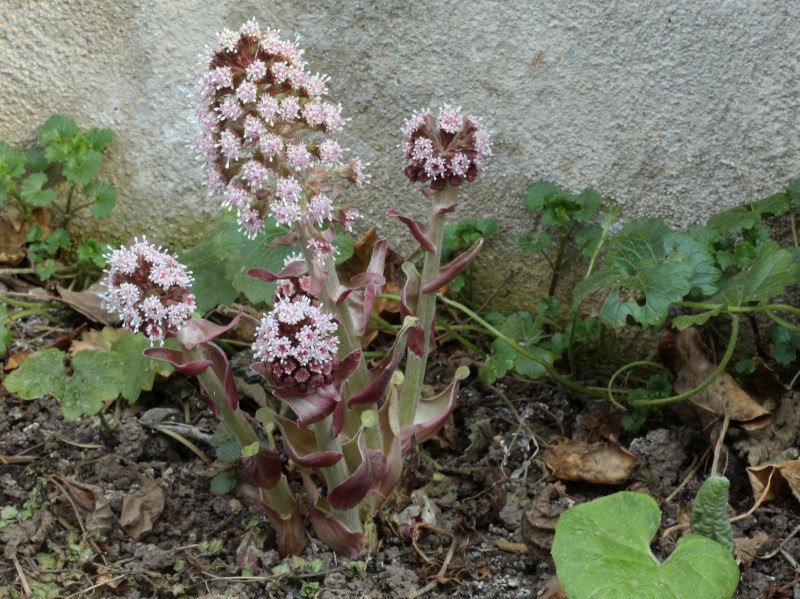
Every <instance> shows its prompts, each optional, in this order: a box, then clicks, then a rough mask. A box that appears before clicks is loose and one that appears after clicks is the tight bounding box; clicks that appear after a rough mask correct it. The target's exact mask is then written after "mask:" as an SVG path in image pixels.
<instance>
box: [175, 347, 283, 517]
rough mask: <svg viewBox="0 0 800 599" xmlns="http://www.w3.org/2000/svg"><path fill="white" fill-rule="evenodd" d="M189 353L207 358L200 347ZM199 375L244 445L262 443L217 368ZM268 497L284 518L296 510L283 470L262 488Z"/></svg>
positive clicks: (192, 355) (222, 416)
mask: <svg viewBox="0 0 800 599" xmlns="http://www.w3.org/2000/svg"><path fill="white" fill-rule="evenodd" d="M189 355H190V356H191V357H192V359H193V360H204V359H205V356H203V354H202V352H201V351H200V349H199V348H198V347H195V348H193V349H191V350H189ZM197 378H198V379H199V380H200V382H201V383H203V387H204V388H205V390H206V392H207V393H208V395H209V397H210V398H211V401H212V402H214V406H215V407H216V408H217V414H218V415H219V417H220V419H221V420H222V421H223V422H224V423H225V426H227V427H228V430H229V431H231V433H232V434H233V436H234V437H235V438H236V440H237V441H238V442H239V444H240V445H241V446H242V447H247V446H249V445H252V444H253V443H259V444H260V443H261V441H260V439H259V438H258V435H257V434H256V431H255V430H254V429H253V427H252V425H251V424H250V422H249V421H248V420H247V417H246V416H245V415H244V412H242V411H241V410H240V409H238V408H237V409H236V410H234V409H233V408H232V407H231V405H230V404H229V403H228V396H227V393H226V392H225V385H224V384H223V382H222V381H221V380H219V377H218V376H217V374H216V373H215V372H214V370H213V369H212V368H210V367H209V368H206V369H205V370H204V371H203V372H201V373H200V374H199V375H197ZM259 490H260V491H261V492H262V493H263V495H264V496H265V497H266V499H267V502H268V503H269V504H270V505H271V506H272V507H274V508H275V509H276V510H277V511H278V512H279V513H280V514H281V517H282V518H285V519H287V520H288V519H289V518H290V517H291V515H292V514H293V513H294V512H295V510H297V504H296V503H295V500H294V497H293V495H292V492H291V490H290V489H289V483H288V482H287V480H286V476H285V475H283V474H281V478H280V480H279V481H278V484H277V485H275V486H274V487H273V488H271V489H259Z"/></svg>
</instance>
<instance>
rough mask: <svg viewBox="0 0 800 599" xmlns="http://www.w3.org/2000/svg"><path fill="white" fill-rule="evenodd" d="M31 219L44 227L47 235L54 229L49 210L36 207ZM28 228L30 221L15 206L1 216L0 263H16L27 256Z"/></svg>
mask: <svg viewBox="0 0 800 599" xmlns="http://www.w3.org/2000/svg"><path fill="white" fill-rule="evenodd" d="M31 220H32V221H33V223H34V224H36V225H39V226H40V227H42V230H43V231H44V233H45V235H49V234H50V231H51V230H52V229H51V227H50V213H49V212H48V211H47V210H45V209H44V208H36V209H35V210H34V211H33V213H32V218H31ZM28 229H29V225H28V222H27V221H26V220H25V219H24V218H23V217H22V215H21V214H20V213H19V212H18V211H17V210H16V209H14V208H8V209H7V210H6V211H5V213H4V214H3V216H2V217H0V264H9V265H14V264H17V263H19V262H20V261H21V260H22V259H23V258H24V257H25V255H26V251H25V245H26V243H27V237H28Z"/></svg>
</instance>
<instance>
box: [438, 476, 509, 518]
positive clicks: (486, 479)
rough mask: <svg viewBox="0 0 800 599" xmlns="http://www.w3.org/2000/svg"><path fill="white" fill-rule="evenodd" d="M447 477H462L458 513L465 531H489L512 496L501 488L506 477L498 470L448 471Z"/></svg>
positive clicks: (459, 488) (459, 487)
mask: <svg viewBox="0 0 800 599" xmlns="http://www.w3.org/2000/svg"><path fill="white" fill-rule="evenodd" d="M443 472H444V473H446V474H450V475H456V476H460V477H461V483H460V484H459V486H458V493H459V496H461V497H463V495H467V497H464V498H462V499H461V502H460V503H459V504H458V505H457V509H458V511H459V513H460V514H461V523H460V524H461V527H462V528H463V529H464V530H467V531H473V530H479V529H483V528H487V527H488V526H489V524H491V523H492V522H494V520H495V519H496V518H497V517H498V516H499V515H500V511H501V510H502V509H503V506H505V504H506V498H507V497H508V492H507V491H506V489H505V487H504V486H503V485H502V484H501V483H502V480H503V477H502V474H501V471H500V470H499V469H496V468H447V469H446V470H443Z"/></svg>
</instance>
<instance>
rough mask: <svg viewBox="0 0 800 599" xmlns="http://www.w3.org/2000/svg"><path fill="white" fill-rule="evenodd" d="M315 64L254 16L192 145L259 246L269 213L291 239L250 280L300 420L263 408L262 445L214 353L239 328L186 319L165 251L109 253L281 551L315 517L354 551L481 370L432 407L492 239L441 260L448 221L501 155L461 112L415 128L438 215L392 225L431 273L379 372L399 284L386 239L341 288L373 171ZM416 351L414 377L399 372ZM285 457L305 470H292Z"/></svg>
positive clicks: (279, 374) (133, 318)
mask: <svg viewBox="0 0 800 599" xmlns="http://www.w3.org/2000/svg"><path fill="white" fill-rule="evenodd" d="M302 54H303V53H302V51H301V50H300V49H299V48H298V47H297V44H296V43H295V42H291V41H286V40H284V39H282V38H281V37H280V35H279V33H278V32H277V31H273V30H270V29H267V30H264V31H262V30H261V29H260V27H259V26H258V24H257V23H256V22H255V21H248V22H247V23H245V24H244V25H243V26H242V28H241V29H240V30H239V31H237V32H232V31H224V32H223V33H221V34H220V35H219V36H218V43H217V45H216V47H215V48H214V49H212V50H211V51H210V53H209V55H208V57H207V60H206V61H205V62H204V68H205V72H204V74H203V75H202V76H201V77H200V80H199V84H198V98H199V104H198V109H197V115H198V117H199V120H200V123H201V127H202V135H201V137H200V138H199V139H198V140H197V142H196V145H195V147H196V148H197V149H198V150H199V152H200V155H201V157H202V158H203V159H204V161H205V163H206V166H207V168H208V183H209V186H210V187H211V188H212V189H213V190H216V191H222V192H224V195H225V200H224V202H223V204H224V205H225V206H227V207H228V208H229V209H232V210H236V212H237V215H238V218H239V223H240V224H241V227H242V229H243V230H244V231H245V232H246V233H247V234H248V235H251V236H254V235H257V234H258V233H259V232H260V231H261V230H262V229H264V227H265V220H266V219H268V218H270V217H271V218H273V219H274V220H275V221H277V222H278V223H279V224H281V225H285V226H287V228H288V232H287V233H286V234H285V235H282V236H281V237H279V238H276V239H274V240H273V242H272V243H280V244H282V245H285V246H289V247H296V248H297V249H299V251H300V254H299V255H293V256H291V257H290V258H289V259H288V260H287V261H286V263H285V264H284V267H283V269H282V270H281V271H280V272H277V273H273V272H270V271H268V270H266V269H263V268H253V269H251V270H250V271H249V272H248V273H247V274H248V275H249V276H252V277H255V278H258V279H260V280H262V281H264V282H266V283H271V284H272V283H274V284H276V292H275V296H274V300H273V306H272V309H271V310H270V312H269V313H267V314H265V315H264V316H263V318H262V319H261V321H260V323H259V325H258V328H257V331H256V334H255V340H254V343H253V350H254V354H255V358H256V362H255V363H254V364H252V365H251V368H252V369H253V370H254V371H255V372H257V373H258V374H260V375H261V376H262V377H263V378H264V379H265V381H266V385H267V387H268V388H269V389H270V391H271V392H272V393H273V395H274V396H275V397H276V398H277V399H278V400H280V401H282V402H284V403H285V404H286V405H288V407H289V408H290V409H291V411H292V412H293V414H294V416H293V417H288V416H287V414H286V413H285V412H283V411H280V412H276V411H273V409H272V408H271V407H269V406H264V407H262V408H261V409H260V410H258V412H257V413H256V418H257V419H258V420H259V421H261V422H262V423H263V424H264V425H265V426H266V430H267V438H268V440H267V441H266V442H264V441H263V435H259V434H258V433H256V431H255V429H254V428H253V423H252V419H251V418H250V417H249V416H248V415H246V414H244V413H243V412H242V410H241V409H240V408H239V404H238V395H237V391H236V384H235V381H234V377H233V372H232V369H231V366H230V363H229V361H228V358H227V356H226V355H225V352H224V351H223V350H222V349H221V348H220V347H219V346H218V345H216V344H215V343H213V340H214V339H215V338H216V337H218V336H219V335H221V334H222V333H224V332H225V331H227V330H229V329H230V328H231V327H233V326H234V325H235V324H236V322H237V321H238V319H239V317H238V316H237V318H235V319H234V320H233V321H232V322H231V323H228V324H227V325H219V324H216V323H212V322H209V321H207V320H203V319H201V318H193V319H190V320H186V318H188V314H189V313H190V312H191V310H189V308H188V306H189V305H191V307H192V309H193V307H194V300H193V297H192V296H191V294H189V293H188V291H187V289H186V287H187V286H188V284H189V283H190V278H189V275H188V273H185V269H184V270H180V268H179V267H180V265H179V264H177V262H175V261H174V259H173V258H171V257H168V256H167V257H163V256H164V254H163V252H161V251H160V249H159V248H153V249H150V247H151V246H149V245H148V244H145V243H142V244H137V245H136V246H134V248H132V249H131V250H127V249H125V248H122V249H120V250H117V251H116V252H114V253H112V254H111V256H110V257H109V262H110V271H109V296H110V297H111V306H112V308H113V309H114V310H116V311H118V312H120V313H122V314H123V318H125V320H126V326H129V328H132V329H133V330H138V329H139V328H144V330H145V332H146V333H147V334H148V335H150V336H151V338H153V339H161V338H163V337H165V336H175V337H176V340H177V343H178V346H179V349H172V348H150V349H149V350H147V351H146V354H147V355H149V356H151V357H153V358H157V359H161V360H165V361H167V362H169V363H171V364H172V365H173V366H174V367H175V368H176V369H177V370H179V371H180V372H183V373H185V374H187V375H191V376H197V377H198V380H199V383H200V391H201V393H202V395H203V397H204V398H205V400H206V402H207V404H208V406H209V408H210V409H211V410H212V412H213V413H214V415H216V416H217V417H218V418H220V419H221V420H222V421H224V423H225V425H226V427H227V429H228V430H229V431H230V432H231V434H232V435H233V436H234V437H235V438H236V440H237V442H238V444H239V445H240V446H241V448H242V456H241V460H240V465H241V472H242V475H243V478H244V479H245V480H246V481H247V482H249V483H250V484H251V485H253V487H254V488H255V489H256V490H257V493H258V501H257V503H258V505H260V506H261V507H263V509H264V510H265V512H266V514H267V516H268V517H269V518H270V520H271V521H272V524H273V526H274V528H275V530H276V533H277V543H278V549H279V550H280V551H281V552H282V553H284V554H286V553H298V552H300V551H302V550H303V548H304V547H305V546H306V544H307V537H306V533H305V529H304V526H303V519H304V517H307V518H308V519H309V520H310V522H311V525H312V526H313V528H314V531H315V532H316V535H317V537H318V538H319V539H320V540H321V541H322V542H324V543H326V544H327V545H329V546H330V547H332V548H333V549H334V550H336V551H337V552H340V553H343V554H347V555H357V554H359V553H361V552H362V551H363V549H364V545H365V543H366V542H368V540H370V539H372V540H374V535H370V531H371V530H372V531H374V530H375V526H374V523H373V522H372V520H373V519H374V518H375V516H376V514H377V512H378V510H379V509H381V506H382V505H383V504H384V502H385V501H386V499H387V498H388V497H389V495H390V494H391V493H392V492H393V490H394V488H395V487H396V486H397V483H398V481H399V479H400V474H401V471H402V467H403V454H404V453H406V452H408V451H410V449H411V448H412V447H413V446H414V443H415V441H416V442H417V443H422V442H424V441H426V440H427V439H429V438H430V437H432V436H433V435H434V434H435V433H436V432H437V431H438V430H439V429H440V428H441V427H442V426H443V425H444V423H445V421H446V420H447V418H448V417H449V415H450V414H451V413H452V411H453V410H454V409H455V404H456V398H457V394H458V385H459V381H460V380H462V379H463V378H464V377H466V376H467V374H468V370H467V369H466V368H463V367H462V368H459V369H458V370H457V371H456V373H455V375H454V377H453V380H452V381H451V382H450V384H449V385H448V386H447V387H446V388H445V389H443V390H442V391H441V392H440V393H438V394H437V395H435V396H433V397H430V398H425V399H424V402H423V401H421V399H422V398H421V395H422V389H423V385H422V383H423V381H424V375H425V368H426V363H427V359H428V355H429V353H430V351H431V348H432V345H433V344H432V339H431V335H432V332H433V331H434V330H435V313H436V297H437V293H438V290H439V289H440V288H441V287H442V286H444V285H447V283H449V282H450V281H451V280H452V279H453V278H454V277H455V276H457V275H458V274H459V273H460V272H461V271H463V269H464V268H465V267H466V266H467V264H469V262H470V260H472V258H474V256H475V255H476V254H477V252H478V251H479V250H480V247H481V243H482V241H481V240H478V242H476V243H475V245H474V246H473V247H472V248H470V249H469V250H468V251H467V252H465V253H464V254H462V255H461V256H458V257H456V258H454V259H453V260H452V261H451V262H450V263H448V264H446V265H444V266H441V264H440V263H441V247H442V240H443V232H444V226H445V218H446V217H447V215H448V214H450V213H451V212H452V211H453V210H455V209H456V207H457V205H458V202H457V199H458V197H457V196H458V190H459V189H460V188H461V187H462V185H461V184H462V183H463V182H464V181H472V180H474V179H475V176H476V175H477V173H478V171H479V170H480V169H481V168H483V165H484V161H485V159H486V157H487V156H488V155H489V154H490V153H491V144H490V140H489V135H488V133H487V132H486V131H485V130H483V129H482V128H481V127H480V125H479V123H478V121H477V119H476V118H474V117H464V116H463V115H462V114H461V112H460V111H459V110H458V109H453V108H451V107H450V106H448V105H445V106H444V107H443V108H442V109H441V110H440V111H439V113H438V116H437V117H436V119H434V117H433V113H431V112H430V111H424V112H421V113H418V114H416V115H414V116H413V117H412V118H411V119H409V120H408V121H407V123H406V126H405V134H406V136H407V138H408V139H407V141H406V158H407V160H408V165H407V167H406V174H407V175H408V176H409V178H410V179H411V180H412V181H420V182H423V183H425V184H426V187H427V189H424V190H423V191H424V192H425V193H426V195H428V196H431V197H432V201H431V204H430V220H429V222H428V223H422V222H419V221H416V220H414V219H412V218H409V217H406V216H403V215H400V214H399V213H397V212H396V211H389V213H388V214H389V215H390V216H397V217H399V218H400V219H401V220H402V222H403V223H405V224H406V225H407V226H408V228H409V231H410V232H411V234H412V235H413V236H414V237H415V239H416V240H417V241H418V242H419V244H420V248H421V250H422V251H423V253H424V265H423V270H422V272H421V273H420V272H418V271H417V270H416V267H415V265H414V264H404V265H403V272H404V273H405V274H406V276H407V280H406V283H405V286H404V288H403V291H402V296H401V297H402V299H401V302H400V304H401V316H402V318H403V324H402V326H401V327H400V330H399V332H398V333H397V336H396V340H395V342H394V344H393V345H392V346H391V347H390V348H389V349H388V350H387V352H386V355H385V356H384V357H383V358H382V359H381V360H380V361H379V362H378V363H377V364H375V365H374V366H373V367H372V368H370V367H369V366H368V364H367V362H366V360H365V358H364V355H363V352H362V348H361V337H362V335H363V334H364V332H365V330H366V328H367V325H368V323H369V321H370V314H371V310H372V304H373V302H374V301H375V300H376V299H377V298H378V297H380V295H381V293H382V291H383V287H384V286H385V285H386V277H385V274H384V267H385V261H386V257H387V253H388V248H389V244H388V241H387V240H385V239H381V240H378V241H377V242H376V243H375V244H374V247H373V249H372V255H371V257H370V260H369V263H368V265H367V267H366V269H365V270H364V271H363V272H360V273H358V274H356V275H354V276H352V277H351V278H350V280H349V281H340V280H339V275H338V273H337V270H336V267H335V261H334V260H333V256H334V254H335V246H334V244H333V241H334V237H335V234H336V231H335V229H334V226H333V225H334V224H339V225H341V226H342V227H344V228H345V229H346V230H350V229H351V227H352V226H353V224H354V222H355V221H356V219H357V218H358V217H359V214H358V212H356V211H355V210H353V209H351V208H348V207H345V206H337V205H335V204H336V203H337V202H338V201H339V199H340V196H341V193H342V191H343V190H344V188H345V187H347V186H349V185H353V184H356V185H357V184H360V183H362V182H364V181H365V180H366V178H367V176H366V175H365V172H364V164H363V163H361V162H360V161H358V160H355V159H353V160H349V161H347V160H345V159H344V152H345V150H344V149H343V148H342V147H341V146H340V145H339V143H338V142H337V141H336V140H335V139H333V138H332V137H331V134H332V133H333V132H335V131H337V130H338V129H340V128H341V127H342V124H343V119H342V116H341V106H340V105H338V104H332V103H330V102H328V101H326V100H324V95H325V91H326V90H325V88H326V80H327V79H326V77H324V76H321V75H318V74H311V73H310V71H308V70H307V68H306V64H305V62H304V61H303V59H302ZM156 255H158V256H160V257H156ZM181 273H183V274H181ZM151 298H152V299H151ZM145 303H146V305H145ZM156 304H158V306H156ZM176 305H182V306H183V307H181V308H176V307H175V306H176ZM187 310H188V311H187ZM173 312H174V314H173ZM146 319H149V320H146ZM178 329H180V330H178ZM404 357H406V367H405V372H404V376H403V377H399V376H394V374H395V370H396V369H397V368H398V367H399V365H400V363H401V362H402V360H403V358H404ZM276 441H277V442H278V443H280V445H281V446H282V450H283V454H284V455H281V454H279V453H278V445H277V443H276ZM287 459H288V461H289V463H290V464H292V467H290V468H284V464H285V463H286V460H287ZM312 472H314V473H315V475H314V476H312V474H311V473H312ZM290 477H292V483H294V484H291V485H290V484H289V482H290V481H289V479H290ZM300 482H302V486H303V489H304V494H303V495H300V494H299V493H298V490H297V489H298V488H299V483H300ZM321 484H324V487H322V488H321V487H320V485H321ZM303 501H304V502H305V503H306V506H305V509H301V507H300V506H301V502H303Z"/></svg>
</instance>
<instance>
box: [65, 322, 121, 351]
mask: <svg viewBox="0 0 800 599" xmlns="http://www.w3.org/2000/svg"><path fill="white" fill-rule="evenodd" d="M124 334H125V329H121V328H119V329H118V328H114V327H103V328H102V329H101V330H99V331H95V330H89V331H85V332H84V333H83V335H81V337H80V339H73V341H72V343H71V344H70V348H69V349H70V352H71V353H72V354H76V353H78V352H79V351H81V350H84V349H94V350H98V351H110V350H111V344H112V343H114V342H115V341H116V340H117V339H119V338H120V337H121V336H122V335H124Z"/></svg>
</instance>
